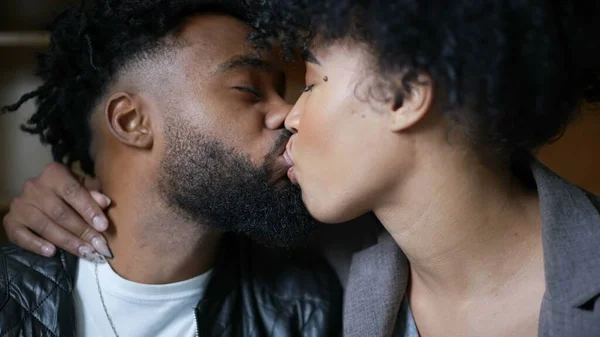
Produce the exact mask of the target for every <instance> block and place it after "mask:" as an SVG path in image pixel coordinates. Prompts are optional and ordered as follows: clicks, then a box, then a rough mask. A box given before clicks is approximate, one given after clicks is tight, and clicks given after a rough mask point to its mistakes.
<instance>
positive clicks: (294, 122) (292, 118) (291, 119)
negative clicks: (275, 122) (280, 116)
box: [285, 98, 302, 133]
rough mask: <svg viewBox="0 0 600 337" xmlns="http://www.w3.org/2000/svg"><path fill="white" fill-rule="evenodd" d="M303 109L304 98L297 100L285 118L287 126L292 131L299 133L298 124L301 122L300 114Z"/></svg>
mask: <svg viewBox="0 0 600 337" xmlns="http://www.w3.org/2000/svg"><path fill="white" fill-rule="evenodd" d="M301 110H302V98H300V99H299V100H298V102H296V104H295V105H294V106H293V107H292V109H291V111H290V112H289V113H288V115H287V118H286V119H285V128H286V129H288V130H289V131H290V132H293V133H298V125H299V124H300V116H301V115H302V114H301Z"/></svg>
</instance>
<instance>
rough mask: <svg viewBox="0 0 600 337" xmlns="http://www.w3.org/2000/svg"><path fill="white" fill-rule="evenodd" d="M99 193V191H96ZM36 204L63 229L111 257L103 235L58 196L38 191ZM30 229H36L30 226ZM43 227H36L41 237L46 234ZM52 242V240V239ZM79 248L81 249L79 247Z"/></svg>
mask: <svg viewBox="0 0 600 337" xmlns="http://www.w3.org/2000/svg"><path fill="white" fill-rule="evenodd" d="M98 194H99V193H98ZM38 204H40V205H41V209H39V211H41V212H42V213H43V214H46V215H47V216H49V218H50V220H51V221H52V222H53V223H54V224H56V225H58V226H60V227H61V228H63V229H65V230H66V231H68V232H70V233H71V234H74V235H75V236H77V237H78V238H80V239H81V240H83V241H86V242H88V243H90V244H91V247H93V248H94V249H95V250H96V251H98V253H100V254H102V255H104V256H106V257H108V258H112V257H113V256H112V252H111V251H110V249H108V244H107V241H106V239H104V237H103V236H102V235H101V234H100V233H98V232H96V231H95V230H94V229H93V228H92V227H90V225H89V224H88V223H86V222H85V221H84V220H83V219H82V218H81V217H80V216H79V214H77V213H75V211H73V210H72V209H71V208H70V207H69V206H68V205H67V204H65V203H64V202H62V201H61V200H60V199H58V198H52V197H50V196H48V195H46V194H44V193H41V192H40V193H39V201H38ZM29 206H30V207H31V208H35V207H36V205H33V204H31V205H29ZM32 229H34V230H36V229H35V228H33V227H32ZM42 230H43V229H41V228H38V229H37V230H36V231H37V232H38V233H39V234H40V235H41V236H43V237H46V234H45V233H43V232H41V231H42ZM51 241H52V240H51ZM52 242H54V241H52ZM79 249H82V248H81V247H80V248H79Z"/></svg>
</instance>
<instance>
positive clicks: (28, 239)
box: [3, 217, 56, 257]
mask: <svg viewBox="0 0 600 337" xmlns="http://www.w3.org/2000/svg"><path fill="white" fill-rule="evenodd" d="M3 224H4V230H5V231H6V236H7V237H8V239H9V240H10V241H11V242H13V243H14V244H16V245H17V246H19V247H21V248H23V249H25V250H28V251H30V252H32V253H35V254H38V255H42V256H46V257H50V256H54V254H56V247H55V246H54V245H53V244H51V243H50V242H48V241H46V240H44V239H42V238H40V237H39V236H37V235H35V234H34V233H33V232H32V231H30V230H29V229H28V228H27V227H25V225H23V224H21V223H19V222H17V221H14V220H12V219H10V218H9V217H5V218H4V221H3Z"/></svg>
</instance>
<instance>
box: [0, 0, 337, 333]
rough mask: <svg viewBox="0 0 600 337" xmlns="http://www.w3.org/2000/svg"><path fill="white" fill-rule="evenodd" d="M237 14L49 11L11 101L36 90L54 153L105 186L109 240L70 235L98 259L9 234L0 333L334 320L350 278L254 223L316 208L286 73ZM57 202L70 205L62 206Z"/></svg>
mask: <svg viewBox="0 0 600 337" xmlns="http://www.w3.org/2000/svg"><path fill="white" fill-rule="evenodd" d="M242 13H243V10H242V9H241V8H239V7H237V6H235V5H231V4H225V3H199V2H198V1H175V2H174V1H164V0H155V1H148V0H144V1H125V2H121V1H116V0H104V1H97V2H96V3H95V4H94V5H93V6H92V7H91V8H89V9H84V7H83V6H82V7H79V8H75V9H68V10H66V11H65V12H63V13H62V14H61V15H60V16H59V17H58V18H57V19H56V21H55V22H54V24H53V27H52V42H51V45H50V48H49V51H48V54H47V55H45V56H43V57H41V58H40V60H39V66H38V71H37V73H38V74H39V75H40V77H41V78H42V79H43V81H44V83H43V85H42V86H41V87H39V88H38V90H36V91H34V92H33V93H30V94H27V95H25V96H23V98H22V99H21V100H20V101H19V102H18V103H17V104H15V105H13V106H9V107H6V108H4V109H3V111H14V110H17V109H18V108H19V106H20V105H21V104H22V103H24V102H25V101H27V100H28V99H30V98H36V99H37V103H38V109H37V111H36V113H35V114H34V115H33V116H32V117H31V118H30V119H29V121H28V122H27V124H26V125H25V126H24V129H25V130H26V131H28V132H31V133H33V134H38V135H40V137H41V140H42V142H44V143H47V144H50V145H51V147H52V152H53V155H54V157H55V159H56V160H57V161H60V162H64V163H66V164H69V165H71V164H73V163H76V162H77V163H79V164H80V166H81V168H82V170H83V171H84V172H85V173H86V174H88V175H93V174H95V175H96V177H97V179H98V181H99V182H100V183H101V184H102V188H103V191H104V192H105V193H106V194H108V195H110V196H111V198H112V200H111V201H110V204H111V208H110V209H109V211H108V219H106V220H105V219H103V218H96V217H95V216H94V217H92V219H93V220H92V222H93V223H95V224H96V225H100V226H103V227H108V230H107V232H106V240H107V242H105V241H103V240H104V239H103V238H101V237H99V236H98V237H95V238H94V239H93V240H92V243H93V247H91V246H88V245H80V246H79V247H78V248H77V250H76V252H72V253H77V255H79V256H81V257H85V258H88V259H90V261H88V260H86V259H77V257H76V256H74V255H72V254H70V253H67V252H64V251H58V252H56V255H55V257H53V258H43V257H36V256H34V255H33V254H29V253H26V252H25V251H23V250H21V249H19V248H16V247H14V246H6V247H3V248H2V250H1V252H0V257H1V258H0V279H1V280H2V281H1V282H0V303H1V304H0V335H2V336H75V335H77V336H192V335H194V334H195V335H198V336H332V335H336V334H337V333H338V331H339V330H340V329H341V322H340V320H341V312H340V308H341V302H340V301H341V298H340V297H341V296H340V288H339V286H338V284H337V280H336V278H335V277H334V276H333V274H332V273H331V272H330V270H329V269H328V268H327V266H326V265H324V264H323V263H322V262H320V260H318V259H313V258H310V257H309V256H308V255H306V254H303V256H302V259H300V258H298V257H296V255H295V254H293V253H292V252H289V251H288V252H286V251H280V250H279V251H278V250H275V249H267V248H262V247H260V246H257V245H255V244H251V243H250V242H249V241H248V240H247V239H244V237H248V238H250V239H253V240H254V241H258V242H261V243H264V244H268V245H279V246H288V245H291V244H294V243H296V242H298V241H301V240H303V239H305V238H307V236H308V235H309V234H310V233H311V232H312V230H313V229H314V227H315V222H314V220H313V219H312V218H311V217H310V216H309V214H308V213H307V211H306V210H305V208H304V206H303V205H302V201H301V196H300V194H299V191H298V190H297V188H296V187H295V186H293V185H292V184H291V183H290V182H289V180H288V179H287V175H286V172H287V169H288V166H287V164H286V161H285V160H284V158H283V156H282V154H283V153H284V151H285V145H286V142H287V139H288V138H289V134H288V133H286V132H285V131H284V130H283V129H282V123H283V120H284V119H285V117H286V114H287V112H288V110H289V107H288V105H287V104H286V103H285V102H284V100H283V99H282V97H281V96H282V95H283V92H284V91H285V88H284V83H285V82H284V81H285V78H284V76H283V73H282V71H281V68H280V66H279V65H278V64H277V62H275V60H274V58H273V56H272V55H271V54H270V53H266V52H265V53H261V50H260V49H257V48H255V47H254V46H253V45H252V43H250V40H249V39H248V36H249V35H250V34H251V33H252V29H251V28H250V27H249V26H248V25H246V24H245V23H244V22H243V21H242V20H244V19H245V17H244V14H242ZM56 167H58V166H56ZM58 170H60V168H58ZM76 186H77V185H73V184H72V185H70V186H69V187H67V188H65V189H64V190H63V191H62V192H64V193H65V194H66V195H72V194H73V193H75V192H76V189H75V188H76ZM37 188H38V187H37V184H36V183H35V182H31V183H30V186H29V187H28V189H30V190H36V189H37ZM43 195H44V193H43V192H40V197H43ZM18 202H19V201H18V200H17V201H16V203H18ZM105 202H106V203H108V202H109V201H108V200H105ZM90 213H91V209H89V210H88V214H90ZM30 216H31V217H32V218H35V217H37V220H38V221H41V222H40V223H42V222H44V223H46V224H49V223H50V220H49V219H44V218H43V216H42V213H41V212H39V213H31V214H30ZM53 216H56V218H57V219H68V218H74V213H73V211H72V210H71V209H69V208H68V207H66V206H64V205H61V206H59V207H58V208H57V211H56V212H54V213H53ZM40 231H41V232H42V233H43V232H44V229H43V228H41V227H40ZM224 233H234V234H235V236H234V235H232V234H224ZM108 246H110V247H111V249H108ZM94 249H95V250H96V251H98V252H100V253H103V255H105V256H106V257H107V258H109V263H106V262H105V260H103V259H100V258H98V257H95V256H94V252H93V250H94Z"/></svg>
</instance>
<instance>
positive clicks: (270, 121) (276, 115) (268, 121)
mask: <svg viewBox="0 0 600 337" xmlns="http://www.w3.org/2000/svg"><path fill="white" fill-rule="evenodd" d="M291 109H292V105H291V104H287V103H283V104H280V105H279V106H277V107H276V108H274V109H272V110H271V111H270V112H269V113H268V114H267V116H266V117H265V126H266V127H267V128H268V129H271V130H277V129H280V128H282V127H283V123H284V121H285V118H286V117H287V115H288V113H289V112H290V110H291Z"/></svg>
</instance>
